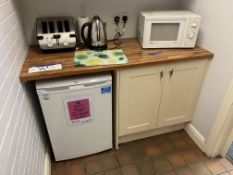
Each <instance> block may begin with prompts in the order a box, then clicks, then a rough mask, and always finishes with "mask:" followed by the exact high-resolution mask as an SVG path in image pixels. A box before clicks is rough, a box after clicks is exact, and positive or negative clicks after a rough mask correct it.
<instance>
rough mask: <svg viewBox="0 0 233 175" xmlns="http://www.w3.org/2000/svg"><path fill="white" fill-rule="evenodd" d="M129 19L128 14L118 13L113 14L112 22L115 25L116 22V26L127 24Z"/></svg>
mask: <svg viewBox="0 0 233 175" xmlns="http://www.w3.org/2000/svg"><path fill="white" fill-rule="evenodd" d="M128 19H129V14H128V12H120V13H113V22H114V23H115V24H116V23H117V21H118V24H123V23H127V21H128Z"/></svg>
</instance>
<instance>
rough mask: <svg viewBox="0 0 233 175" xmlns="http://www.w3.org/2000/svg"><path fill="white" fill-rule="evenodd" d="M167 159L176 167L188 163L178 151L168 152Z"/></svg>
mask: <svg viewBox="0 0 233 175" xmlns="http://www.w3.org/2000/svg"><path fill="white" fill-rule="evenodd" d="M167 159H168V160H169V162H170V164H171V165H172V166H173V167H174V168H181V167H184V166H185V165H186V163H185V161H184V159H183V158H182V157H181V156H180V155H179V154H178V153H172V154H168V155H167Z"/></svg>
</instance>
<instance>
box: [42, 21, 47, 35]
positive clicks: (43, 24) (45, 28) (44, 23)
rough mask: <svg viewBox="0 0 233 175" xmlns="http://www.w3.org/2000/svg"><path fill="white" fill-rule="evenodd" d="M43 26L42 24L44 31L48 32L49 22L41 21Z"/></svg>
mask: <svg viewBox="0 0 233 175" xmlns="http://www.w3.org/2000/svg"><path fill="white" fill-rule="evenodd" d="M41 26H42V33H48V25H47V22H46V21H43V22H42V23H41Z"/></svg>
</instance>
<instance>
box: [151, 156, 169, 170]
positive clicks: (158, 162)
mask: <svg viewBox="0 0 233 175" xmlns="http://www.w3.org/2000/svg"><path fill="white" fill-rule="evenodd" d="M153 165H154V168H155V170H156V171H158V172H166V171H169V170H171V169H172V166H171V165H170V163H169V162H168V160H167V159H166V158H159V159H155V160H154V161H153Z"/></svg>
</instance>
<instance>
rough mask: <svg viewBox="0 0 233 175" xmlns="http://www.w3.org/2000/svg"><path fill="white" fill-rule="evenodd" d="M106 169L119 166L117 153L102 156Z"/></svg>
mask: <svg viewBox="0 0 233 175" xmlns="http://www.w3.org/2000/svg"><path fill="white" fill-rule="evenodd" d="M101 160H102V164H103V168H104V170H105V171H106V170H110V169H115V168H118V167H119V163H118V159H117V155H116V154H109V155H105V156H103V157H101Z"/></svg>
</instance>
